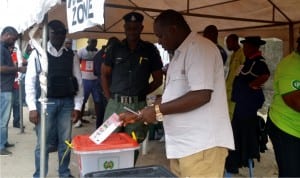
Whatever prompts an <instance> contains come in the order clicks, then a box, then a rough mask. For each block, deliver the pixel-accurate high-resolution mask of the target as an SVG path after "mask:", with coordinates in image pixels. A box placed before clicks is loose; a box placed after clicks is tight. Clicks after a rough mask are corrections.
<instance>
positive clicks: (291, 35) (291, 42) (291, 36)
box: [289, 23, 295, 52]
mask: <svg viewBox="0 0 300 178" xmlns="http://www.w3.org/2000/svg"><path fill="white" fill-rule="evenodd" d="M294 43H295V42H294V25H293V23H289V47H290V48H289V50H290V52H292V51H293V50H294Z"/></svg>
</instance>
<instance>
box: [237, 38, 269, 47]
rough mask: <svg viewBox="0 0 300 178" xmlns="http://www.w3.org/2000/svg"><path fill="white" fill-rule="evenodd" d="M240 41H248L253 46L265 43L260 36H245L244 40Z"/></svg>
mask: <svg viewBox="0 0 300 178" xmlns="http://www.w3.org/2000/svg"><path fill="white" fill-rule="evenodd" d="M241 43H243V44H244V43H250V44H253V45H255V46H260V45H264V44H266V41H264V40H261V38H260V36H247V37H245V39H244V40H242V41H241Z"/></svg>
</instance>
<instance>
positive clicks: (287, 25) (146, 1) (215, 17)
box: [49, 0, 300, 53]
mask: <svg viewBox="0 0 300 178" xmlns="http://www.w3.org/2000/svg"><path fill="white" fill-rule="evenodd" d="M299 8H300V1H299V0H156V1H151V0H106V1H105V4H104V19H105V23H104V25H98V26H95V27H92V28H88V29H85V30H83V31H82V32H77V33H73V34H70V35H69V37H71V38H75V39H76V38H82V37H96V38H108V37H111V36H116V37H118V38H120V39H122V38H124V29H123V24H124V22H123V20H122V17H123V15H125V14H126V13H128V12H131V11H137V12H140V13H142V14H143V15H144V17H145V20H144V30H143V34H142V38H143V39H145V40H148V41H152V42H156V41H157V39H156V37H155V35H154V34H153V29H152V24H153V21H154V19H155V17H156V16H157V15H158V14H159V13H160V12H161V11H163V10H165V9H174V10H177V11H180V12H181V13H182V14H183V15H184V17H185V19H186V20H187V22H188V23H189V25H190V26H191V28H192V30H193V31H197V32H199V33H201V32H202V31H203V29H204V28H205V27H206V26H207V25H211V24H214V25H216V26H217V27H218V29H219V31H220V34H219V36H220V37H221V38H222V37H225V36H227V35H228V34H230V33H237V34H238V35H240V36H247V35H260V36H262V37H264V38H269V37H276V38H279V39H281V40H283V44H284V47H285V48H284V53H288V52H289V51H290V50H291V49H293V46H294V44H295V43H294V42H295V40H294V39H295V38H296V37H298V36H299V32H300V11H299ZM64 9H65V5H64V3H62V5H60V6H56V7H54V8H53V9H51V10H50V11H49V19H55V18H59V19H61V20H62V21H66V13H65V11H64Z"/></svg>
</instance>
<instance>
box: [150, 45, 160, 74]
mask: <svg viewBox="0 0 300 178" xmlns="http://www.w3.org/2000/svg"><path fill="white" fill-rule="evenodd" d="M149 49H150V51H149V55H150V58H151V61H152V64H151V72H153V71H156V70H160V69H162V67H163V64H162V60H161V57H160V54H159V51H158V49H157V48H156V47H155V46H154V45H153V44H151V45H150V46H149Z"/></svg>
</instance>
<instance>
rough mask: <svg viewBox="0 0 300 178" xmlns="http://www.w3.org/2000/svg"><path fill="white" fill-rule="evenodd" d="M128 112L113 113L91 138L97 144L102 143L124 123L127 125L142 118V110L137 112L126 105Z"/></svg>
mask: <svg viewBox="0 0 300 178" xmlns="http://www.w3.org/2000/svg"><path fill="white" fill-rule="evenodd" d="M124 109H125V110H127V111H128V112H124V113H121V114H120V115H117V114H116V113H114V114H112V115H111V116H110V117H109V118H108V119H107V120H106V121H105V122H104V123H103V124H102V125H101V126H100V127H99V128H98V129H97V130H96V131H95V132H94V133H93V134H92V135H91V136H90V137H89V138H90V139H91V140H92V141H93V142H94V143H96V144H100V143H102V142H103V141H104V140H105V139H106V138H107V137H108V136H109V135H110V134H111V133H113V132H114V130H115V129H116V128H118V127H119V126H121V125H122V124H123V125H124V126H126V125H127V124H129V123H134V122H136V121H137V120H139V119H140V118H141V113H140V112H135V111H133V110H131V109H130V108H127V107H124Z"/></svg>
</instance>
